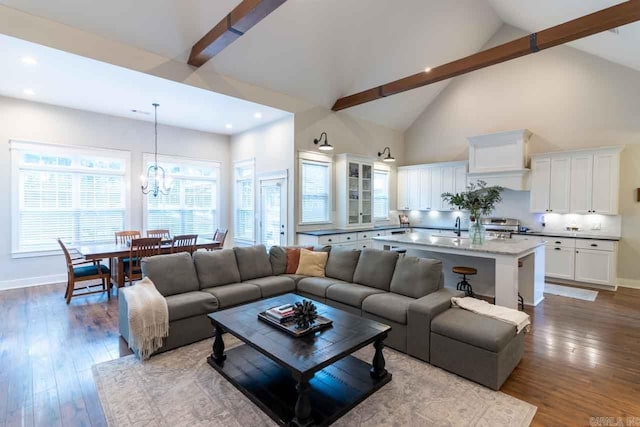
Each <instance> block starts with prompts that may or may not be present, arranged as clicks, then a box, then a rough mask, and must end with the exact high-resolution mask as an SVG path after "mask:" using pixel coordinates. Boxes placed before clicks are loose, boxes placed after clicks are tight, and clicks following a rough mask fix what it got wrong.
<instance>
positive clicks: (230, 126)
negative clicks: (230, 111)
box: [224, 123, 233, 129]
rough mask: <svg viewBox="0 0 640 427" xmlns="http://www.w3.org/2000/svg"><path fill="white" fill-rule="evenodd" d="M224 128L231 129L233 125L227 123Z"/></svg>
mask: <svg viewBox="0 0 640 427" xmlns="http://www.w3.org/2000/svg"><path fill="white" fill-rule="evenodd" d="M224 127H226V128H227V129H232V128H233V125H232V124H231V123H227V124H226V125H224Z"/></svg>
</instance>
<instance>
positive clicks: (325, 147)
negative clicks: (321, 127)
mask: <svg viewBox="0 0 640 427" xmlns="http://www.w3.org/2000/svg"><path fill="white" fill-rule="evenodd" d="M322 137H324V142H323V143H322V144H320V141H322ZM313 143H314V144H315V145H317V146H318V150H320V151H331V150H333V145H331V144H329V138H327V133H326V132H322V133H321V134H320V138H315V139H314V140H313Z"/></svg>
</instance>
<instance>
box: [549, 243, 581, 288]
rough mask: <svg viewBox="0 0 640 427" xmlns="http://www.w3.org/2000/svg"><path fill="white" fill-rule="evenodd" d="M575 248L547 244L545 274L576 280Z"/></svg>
mask: <svg viewBox="0 0 640 427" xmlns="http://www.w3.org/2000/svg"><path fill="white" fill-rule="evenodd" d="M574 268H575V249H574V248H563V247H559V246H547V248H546V260H545V275H546V276H547V277H554V278H557V279H566V280H574Z"/></svg>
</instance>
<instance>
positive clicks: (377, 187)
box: [373, 169, 389, 221]
mask: <svg viewBox="0 0 640 427" xmlns="http://www.w3.org/2000/svg"><path fill="white" fill-rule="evenodd" d="M373 219H374V220H375V221H385V220H388V219H389V171H387V170H380V169H375V170H374V172H373Z"/></svg>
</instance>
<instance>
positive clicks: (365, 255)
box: [353, 249, 398, 291]
mask: <svg viewBox="0 0 640 427" xmlns="http://www.w3.org/2000/svg"><path fill="white" fill-rule="evenodd" d="M396 261H398V253H397V252H390V251H381V250H378V249H363V250H362V253H360V259H359V260H358V265H357V266H356V271H355V272H354V273H353V281H354V282H355V283H359V284H361V285H365V286H370V287H372V288H378V289H382V290H384V291H388V290H389V288H390V285H391V278H392V277H393V271H394V270H395V268H396Z"/></svg>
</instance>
